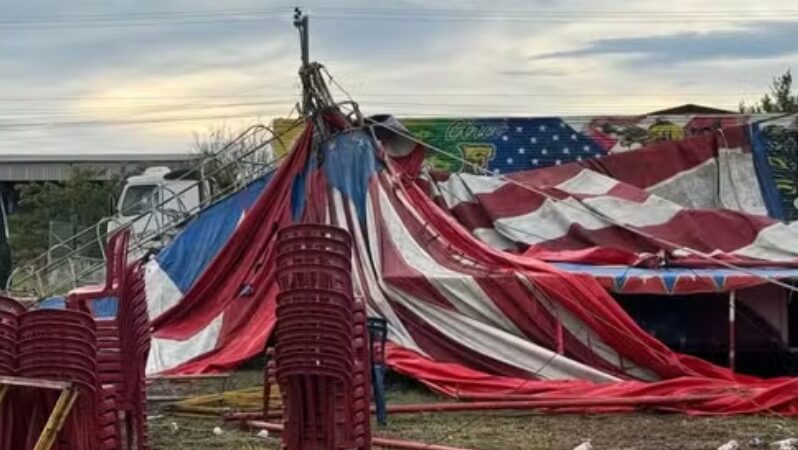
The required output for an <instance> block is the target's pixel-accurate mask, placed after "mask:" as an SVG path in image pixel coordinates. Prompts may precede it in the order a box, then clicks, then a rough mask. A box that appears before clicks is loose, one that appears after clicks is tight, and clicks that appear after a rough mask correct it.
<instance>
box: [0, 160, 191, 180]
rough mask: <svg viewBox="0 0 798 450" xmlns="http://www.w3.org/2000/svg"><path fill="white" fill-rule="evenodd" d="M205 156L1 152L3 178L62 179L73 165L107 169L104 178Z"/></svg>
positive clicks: (181, 165) (177, 165)
mask: <svg viewBox="0 0 798 450" xmlns="http://www.w3.org/2000/svg"><path fill="white" fill-rule="evenodd" d="M201 157H202V156H201V155H199V154H196V153H137V154H122V153H102V154H94V153H86V154H70V155H67V154H0V182H27V181H62V180H65V179H66V178H67V177H68V176H69V172H70V171H71V170H72V169H73V168H77V167H80V168H92V169H98V170H101V171H104V174H103V178H108V177H111V176H113V175H121V174H127V173H130V172H133V171H139V170H140V169H142V168H144V167H149V166H166V167H169V168H171V169H180V168H187V167H190V166H193V165H194V162H195V161H197V160H198V159H199V158H201Z"/></svg>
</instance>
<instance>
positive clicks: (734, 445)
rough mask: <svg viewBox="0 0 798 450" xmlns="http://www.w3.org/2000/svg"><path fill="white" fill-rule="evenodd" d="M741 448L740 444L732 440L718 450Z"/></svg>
mask: <svg viewBox="0 0 798 450" xmlns="http://www.w3.org/2000/svg"><path fill="white" fill-rule="evenodd" d="M738 448H740V443H739V442H737V441H736V440H734V439H732V440H730V441H729V442H727V443H725V444H723V445H721V446H720V447H718V450H737V449H738Z"/></svg>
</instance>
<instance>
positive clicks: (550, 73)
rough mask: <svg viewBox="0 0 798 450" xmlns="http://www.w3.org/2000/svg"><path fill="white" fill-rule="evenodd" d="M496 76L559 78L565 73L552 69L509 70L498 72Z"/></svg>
mask: <svg viewBox="0 0 798 450" xmlns="http://www.w3.org/2000/svg"><path fill="white" fill-rule="evenodd" d="M498 74H499V75H504V76H507V77H559V76H562V75H564V74H565V72H563V71H561V70H554V69H509V70H500V71H498Z"/></svg>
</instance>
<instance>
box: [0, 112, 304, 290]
mask: <svg viewBox="0 0 798 450" xmlns="http://www.w3.org/2000/svg"><path fill="white" fill-rule="evenodd" d="M301 124H302V121H300V120H297V122H295V123H294V124H293V125H292V126H290V127H288V128H287V129H285V130H283V131H282V132H281V133H280V134H279V135H277V134H275V133H274V132H273V131H272V129H271V128H269V127H267V126H265V125H254V126H252V127H250V128H248V129H246V130H245V131H244V132H242V133H241V134H239V135H238V136H237V137H236V138H235V139H233V140H231V141H230V142H229V143H228V144H227V145H225V146H224V147H222V148H221V149H220V150H218V151H217V152H214V153H213V154H211V155H209V156H208V157H206V158H203V159H202V161H201V162H200V163H199V164H198V165H197V166H196V167H194V168H193V169H190V170H188V171H187V172H186V173H185V174H183V175H181V176H180V177H177V178H175V179H173V180H172V181H179V180H187V179H188V180H190V181H192V183H191V184H189V185H187V186H186V187H184V188H183V189H180V190H178V191H175V190H173V189H166V191H168V193H169V195H168V198H163V197H167V196H165V195H159V196H158V197H159V198H154V199H153V201H152V202H151V205H152V206H151V207H150V208H149V209H148V210H147V211H144V212H141V213H140V214H138V215H136V216H135V217H133V218H132V219H130V220H128V221H125V222H124V223H116V225H117V228H120V227H125V226H132V225H133V224H134V223H136V222H137V221H140V222H141V221H143V222H144V227H143V230H145V232H143V233H136V234H134V235H133V236H132V237H131V240H130V243H129V254H130V255H131V257H134V258H138V257H141V256H143V255H145V254H146V253H147V252H150V251H153V249H157V248H158V247H163V246H164V245H166V244H167V243H168V242H169V241H170V240H171V239H172V238H173V237H174V236H175V235H176V234H177V233H178V232H179V231H180V229H182V227H183V226H184V225H185V224H186V223H188V222H189V221H190V220H191V219H193V218H194V217H196V216H197V215H199V214H201V213H202V212H203V211H204V210H205V209H207V208H208V207H210V206H212V205H214V204H216V203H218V202H219V201H221V200H223V199H225V198H227V197H229V196H230V195H233V194H235V193H237V192H239V191H241V190H242V189H244V188H245V187H247V186H248V185H249V184H250V183H252V182H253V181H255V180H257V179H259V178H261V177H263V176H264V175H266V174H267V173H268V172H269V171H271V170H272V169H273V168H275V167H276V166H277V164H278V163H279V161H280V159H281V158H271V159H270V160H269V161H266V162H261V161H252V160H251V159H252V157H253V155H257V153H258V152H259V151H262V150H263V149H265V148H266V147H267V146H269V145H271V144H272V143H273V142H275V141H279V142H280V143H281V144H282V140H281V137H282V136H284V135H285V134H287V133H288V132H290V131H291V130H293V129H294V128H296V127H298V126H300V125H301ZM262 132H268V133H269V135H268V136H262V138H257V133H262ZM253 137H254V139H253ZM246 139H251V140H253V141H254V142H252V144H251V145H247V146H244V147H242V148H238V147H237V146H238V145H239V144H240V143H241V142H244V141H245V140H246ZM283 147H284V145H283ZM230 170H232V171H233V172H234V173H235V174H237V176H236V177H235V179H234V180H233V182H231V183H230V184H229V185H227V186H224V187H221V188H218V189H216V190H215V191H214V192H213V193H212V194H211V195H209V196H207V197H204V196H201V201H199V202H198V203H197V204H196V205H194V206H192V207H187V206H186V205H185V203H184V202H183V201H182V196H183V194H186V193H187V192H190V191H191V190H193V189H200V190H202V189H203V188H204V187H205V186H208V185H216V183H215V176H216V175H219V174H222V173H223V172H224V171H230ZM191 176H198V178H196V179H190V178H189V177H191ZM156 194H158V192H155V193H153V195H156ZM174 205H177V206H178V208H177V209H174V208H172V207H173V206H174ZM123 212H124V211H123ZM115 220H116V218H115V217H106V218H104V219H102V220H100V221H99V222H97V223H96V224H94V225H92V226H90V227H87V228H85V229H83V230H82V231H80V232H78V233H77V234H75V235H74V236H72V237H71V238H69V239H67V241H68V242H78V243H79V244H78V245H77V246H76V247H75V248H70V249H69V251H68V252H67V253H66V254H64V255H62V256H60V257H58V258H55V259H52V260H51V259H50V258H49V255H51V254H52V252H53V249H48V250H47V251H46V252H44V253H43V254H42V255H39V256H37V257H35V258H31V259H29V260H28V261H26V262H24V263H23V264H20V265H18V266H17V267H16V268H15V269H14V270H13V271H12V273H11V276H10V277H9V279H8V282H7V284H6V286H5V290H6V291H7V292H10V293H12V294H15V295H24V296H29V297H37V298H44V297H48V296H51V295H54V294H62V293H65V292H66V291H68V290H70V289H74V288H76V287H79V286H82V285H86V284H93V283H97V282H99V281H100V280H102V278H103V276H104V274H103V272H104V269H105V258H106V257H107V255H105V254H104V250H105V240H106V238H107V236H108V235H109V234H110V232H111V231H109V227H108V224H109V223H111V222H112V221H115ZM151 223H154V226H153V227H150V226H149V225H150V224H151ZM90 235H94V236H95V238H96V240H95V239H91V240H89V241H88V242H84V241H86V237H87V236H90ZM59 245H62V244H59ZM95 245H97V246H99V248H100V249H101V254H102V258H94V259H93V258H88V257H86V256H85V253H86V251H87V250H88V249H90V248H91V247H92V246H95Z"/></svg>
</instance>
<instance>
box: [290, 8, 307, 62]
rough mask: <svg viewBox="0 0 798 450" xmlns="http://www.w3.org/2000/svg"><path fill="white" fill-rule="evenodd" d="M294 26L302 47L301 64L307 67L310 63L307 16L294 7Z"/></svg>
mask: <svg viewBox="0 0 798 450" xmlns="http://www.w3.org/2000/svg"><path fill="white" fill-rule="evenodd" d="M294 26H295V27H296V28H297V30H299V42H300V47H301V49H302V66H303V67H307V66H308V65H310V42H309V36H308V16H306V15H304V14H302V9H301V8H294Z"/></svg>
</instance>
